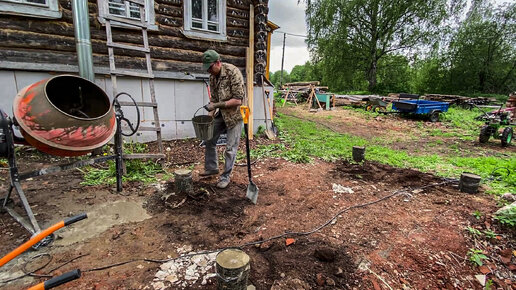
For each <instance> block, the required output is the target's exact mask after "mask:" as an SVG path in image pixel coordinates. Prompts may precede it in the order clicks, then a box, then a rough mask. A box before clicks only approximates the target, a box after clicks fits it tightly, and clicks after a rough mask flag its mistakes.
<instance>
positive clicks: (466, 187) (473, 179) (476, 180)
mask: <svg viewBox="0 0 516 290" xmlns="http://www.w3.org/2000/svg"><path fill="white" fill-rule="evenodd" d="M480 179H481V177H480V176H478V175H476V174H473V173H468V172H464V173H462V174H461V176H460V181H459V190H460V191H462V192H466V193H477V192H478V186H479V184H480Z"/></svg>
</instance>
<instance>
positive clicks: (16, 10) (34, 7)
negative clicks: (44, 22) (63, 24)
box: [0, 0, 61, 18]
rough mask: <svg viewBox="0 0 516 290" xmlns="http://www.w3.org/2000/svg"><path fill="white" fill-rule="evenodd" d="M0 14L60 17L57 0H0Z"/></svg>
mask: <svg viewBox="0 0 516 290" xmlns="http://www.w3.org/2000/svg"><path fill="white" fill-rule="evenodd" d="M0 14H13V15H23V16H33V17H38V18H61V11H59V4H58V0H0Z"/></svg>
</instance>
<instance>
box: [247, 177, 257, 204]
mask: <svg viewBox="0 0 516 290" xmlns="http://www.w3.org/2000/svg"><path fill="white" fill-rule="evenodd" d="M258 191H259V190H258V186H256V184H254V183H253V182H251V183H249V185H248V186H247V193H246V195H245V197H247V198H248V199H249V200H251V202H252V203H254V204H256V201H258Z"/></svg>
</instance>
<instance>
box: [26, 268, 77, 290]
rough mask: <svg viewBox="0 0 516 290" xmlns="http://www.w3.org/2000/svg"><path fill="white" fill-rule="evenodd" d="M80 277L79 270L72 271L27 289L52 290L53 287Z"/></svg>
mask: <svg viewBox="0 0 516 290" xmlns="http://www.w3.org/2000/svg"><path fill="white" fill-rule="evenodd" d="M80 277H81V270H79V269H75V270H73V271H70V272H67V273H64V274H63V275H60V276H57V277H54V278H52V279H50V280H47V281H45V282H41V283H39V284H37V285H35V286H32V287H30V288H29V290H46V289H50V288H54V287H57V286H59V285H62V284H64V283H68V282H70V281H73V280H75V279H78V278H80Z"/></svg>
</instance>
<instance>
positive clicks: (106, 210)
mask: <svg viewBox="0 0 516 290" xmlns="http://www.w3.org/2000/svg"><path fill="white" fill-rule="evenodd" d="M150 217H151V216H150V215H148V214H147V211H146V210H145V209H144V208H143V207H142V203H139V202H134V201H117V202H112V203H103V204H100V205H98V206H96V207H94V208H93V209H92V210H91V211H89V212H88V218H87V219H85V220H82V221H80V222H77V223H76V224H74V225H71V226H69V227H67V228H65V229H63V230H61V231H59V232H58V236H59V237H60V238H59V239H56V241H55V242H54V244H55V245H57V246H67V245H71V244H74V243H77V242H81V241H84V240H87V239H89V238H92V237H95V236H97V235H99V234H101V233H102V232H104V231H106V230H107V229H109V228H110V227H112V226H114V225H119V224H125V223H130V222H139V221H143V220H146V219H148V218H150Z"/></svg>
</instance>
